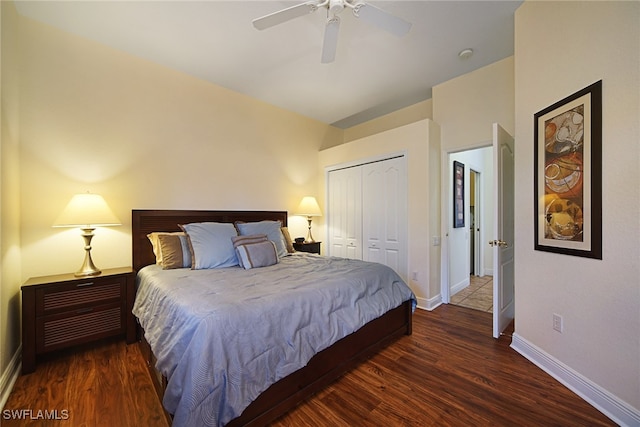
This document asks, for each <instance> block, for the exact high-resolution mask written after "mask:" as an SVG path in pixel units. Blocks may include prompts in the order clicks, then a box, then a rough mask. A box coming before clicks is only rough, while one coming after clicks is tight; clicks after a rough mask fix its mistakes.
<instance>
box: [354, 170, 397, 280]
mask: <svg viewBox="0 0 640 427" xmlns="http://www.w3.org/2000/svg"><path fill="white" fill-rule="evenodd" d="M406 195H407V185H406V168H405V160H404V157H397V158H393V159H388V160H384V161H381V162H372V163H369V164H366V165H363V166H362V205H363V207H364V208H363V212H362V218H363V228H362V230H363V236H362V237H363V258H362V259H364V260H365V261H372V262H379V263H381V264H384V265H387V266H389V267H391V268H393V269H394V270H395V271H396V273H398V274H399V275H400V276H401V277H402V278H403V279H405V280H407V268H406V265H407V261H406V249H405V248H406V242H407V239H406V217H407V209H406V206H407V196H406Z"/></svg>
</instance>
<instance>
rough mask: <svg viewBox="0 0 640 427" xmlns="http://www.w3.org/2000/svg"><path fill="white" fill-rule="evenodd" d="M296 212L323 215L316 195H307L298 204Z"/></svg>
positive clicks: (307, 214) (306, 214)
mask: <svg viewBox="0 0 640 427" xmlns="http://www.w3.org/2000/svg"><path fill="white" fill-rule="evenodd" d="M296 214H297V215H304V216H322V211H321V210H320V206H318V202H317V201H316V198H315V197H313V196H306V197H303V198H302V201H301V202H300V205H298V209H297V210H296Z"/></svg>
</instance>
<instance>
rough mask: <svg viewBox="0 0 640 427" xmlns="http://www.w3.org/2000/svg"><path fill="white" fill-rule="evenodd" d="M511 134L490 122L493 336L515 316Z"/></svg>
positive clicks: (497, 334) (498, 334)
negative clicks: (492, 205) (492, 227)
mask: <svg viewBox="0 0 640 427" xmlns="http://www.w3.org/2000/svg"><path fill="white" fill-rule="evenodd" d="M513 144H514V141H513V137H512V136H511V135H509V134H508V133H507V132H506V131H505V130H504V129H502V127H500V125H498V124H497V123H494V124H493V167H494V169H493V170H494V194H495V198H494V203H495V205H494V221H495V226H494V233H495V240H491V241H490V242H489V244H490V245H491V246H492V247H493V251H494V254H493V255H494V256H493V337H494V338H498V337H499V336H500V333H501V332H502V331H504V329H505V328H506V327H507V326H508V325H509V323H510V322H511V321H512V320H513V318H514V315H515V313H514V294H515V292H514V259H513V256H514V249H513V245H514V238H513V236H514V231H513V211H514V209H513V203H514V188H515V185H514V152H513Z"/></svg>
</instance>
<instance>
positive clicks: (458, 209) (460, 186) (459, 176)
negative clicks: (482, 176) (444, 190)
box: [453, 161, 464, 228]
mask: <svg viewBox="0 0 640 427" xmlns="http://www.w3.org/2000/svg"><path fill="white" fill-rule="evenodd" d="M460 227H464V164H463V163H460V162H458V161H454V162H453V228H460Z"/></svg>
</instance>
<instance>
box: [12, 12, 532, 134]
mask: <svg viewBox="0 0 640 427" xmlns="http://www.w3.org/2000/svg"><path fill="white" fill-rule="evenodd" d="M301 2H302V1H270V0H263V1H242V0H235V1H211V0H209V1H187V0H175V1H148V0H144V1H91V0H76V1H55V0H53V1H52V0H47V1H31V0H28V1H27V0H18V1H17V2H16V6H17V9H18V12H19V13H20V14H21V15H23V16H26V17H29V18H32V19H35V20H38V21H41V22H44V23H47V24H49V25H53V26H55V27H58V28H61V29H63V30H66V31H69V32H71V33H74V34H77V35H80V36H82V37H86V38H88V39H91V40H95V41H97V42H100V43H103V44H105V45H108V46H111V47H114V48H117V49H120V50H122V51H126V52H129V53H130V54H132V55H136V56H138V57H142V58H146V59H148V60H151V61H153V62H156V63H158V64H162V65H164V66H167V67H171V68H174V69H176V70H180V71H182V72H185V73H187V74H190V75H193V76H196V77H198V78H202V79H205V80H208V81H210V82H212V83H215V84H218V85H220V86H224V87H226V88H229V89H232V90H234V91H237V92H241V93H244V94H246V95H249V96H251V97H253V98H257V99H260V100H263V101H266V102H268V103H270V104H273V105H277V106H279V107H282V108H285V109H287V110H290V111H295V112H297V113H299V114H302V115H305V116H307V117H311V118H314V119H317V120H319V121H322V122H324V123H329V124H333V125H335V126H338V127H341V128H347V127H350V126H353V125H356V124H358V123H361V122H364V121H367V120H370V119H372V118H375V117H378V116H380V115H383V114H386V113H389V112H391V111H394V110H397V109H398V108H402V107H405V106H408V105H412V104H415V103H416V102H419V101H422V100H425V99H429V98H431V88H432V87H433V86H434V85H437V84H439V83H442V82H445V81H447V80H449V79H451V78H453V77H456V76H459V75H462V74H465V73H468V72H470V71H472V70H475V69H478V68H480V67H483V66H485V65H488V64H491V63H493V62H495V61H498V60H500V59H503V58H506V57H508V56H511V55H512V54H513V19H514V18H513V16H514V12H515V10H516V9H517V7H518V6H519V5H520V4H521V3H522V1H520V0H518V1H508V0H505V1H480V0H477V1H407V0H404V1H371V2H370V3H371V4H372V5H375V6H377V7H379V8H382V9H384V10H385V11H387V12H389V13H392V14H394V15H396V16H399V17H402V18H404V19H405V20H407V21H409V22H411V23H412V24H413V26H412V28H411V31H410V32H409V34H408V35H406V36H404V37H402V38H398V37H396V36H394V35H391V34H389V33H386V32H385V31H383V30H380V29H378V28H377V27H373V26H371V25H369V24H367V23H366V22H363V21H360V20H358V19H357V18H355V17H354V16H353V15H352V14H351V12H350V11H349V10H347V9H345V10H344V11H343V12H342V14H341V15H340V17H341V20H342V23H341V26H340V35H339V42H338V52H337V55H336V60H335V62H333V63H330V64H321V63H320V52H321V47H322V38H323V31H324V23H325V20H326V13H325V12H324V11H323V10H318V11H317V12H315V13H313V14H310V15H307V16H304V17H301V18H297V19H295V20H292V21H289V22H286V23H284V24H281V25H278V26H276V27H272V28H269V29H266V30H264V31H258V30H256V29H255V28H254V27H253V26H252V25H251V21H252V19H254V18H257V17H260V16H263V15H266V14H268V13H271V12H275V11H278V10H280V9H283V8H285V7H289V6H292V5H295V4H298V3H301ZM465 48H471V49H473V50H474V54H473V56H472V57H471V58H469V59H466V60H461V59H460V58H459V57H458V53H459V52H460V51H461V50H463V49H465Z"/></svg>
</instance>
